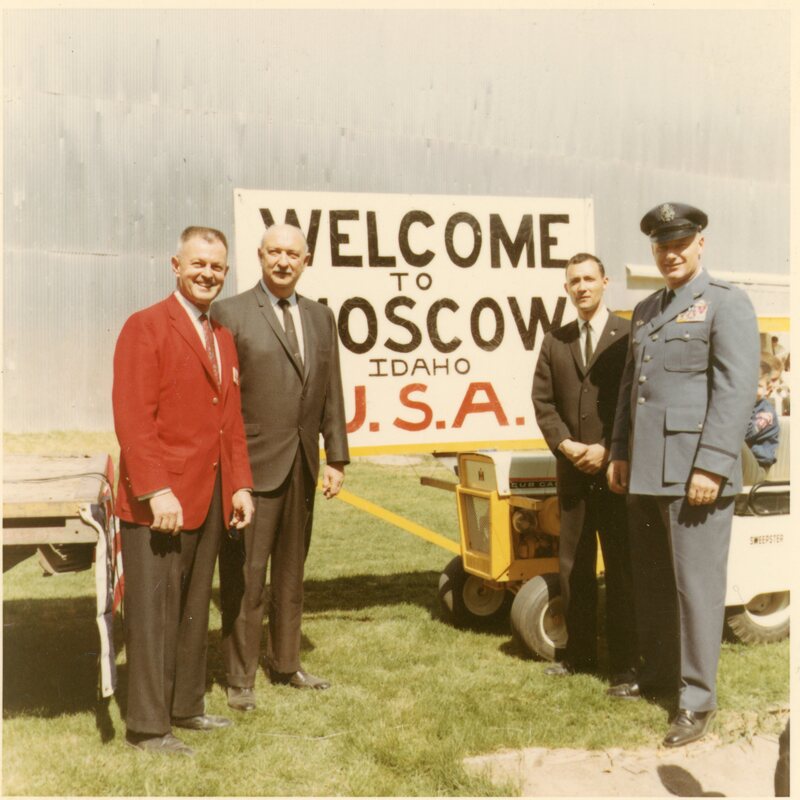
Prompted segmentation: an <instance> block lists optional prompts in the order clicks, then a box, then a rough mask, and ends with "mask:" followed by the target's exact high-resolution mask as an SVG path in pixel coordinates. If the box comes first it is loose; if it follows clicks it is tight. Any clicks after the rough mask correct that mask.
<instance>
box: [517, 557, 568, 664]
mask: <svg viewBox="0 0 800 800" xmlns="http://www.w3.org/2000/svg"><path fill="white" fill-rule="evenodd" d="M511 630H512V631H513V634H514V638H515V640H517V641H518V642H520V643H521V644H522V645H523V646H524V647H525V648H526V649H527V650H529V651H530V652H531V653H532V654H533V655H535V656H538V657H539V658H542V659H544V660H545V661H555V659H556V652H557V651H558V650H562V649H563V648H564V647H565V646H566V644H567V626H566V622H565V621H564V610H563V606H562V604H561V584H560V583H559V579H558V575H557V574H555V573H552V572H551V573H548V574H546V575H537V576H536V577H535V578H531V579H530V580H529V581H526V582H525V583H523V584H522V586H521V587H520V589H519V591H518V592H517V595H516V597H515V598H514V602H513V603H512V604H511Z"/></svg>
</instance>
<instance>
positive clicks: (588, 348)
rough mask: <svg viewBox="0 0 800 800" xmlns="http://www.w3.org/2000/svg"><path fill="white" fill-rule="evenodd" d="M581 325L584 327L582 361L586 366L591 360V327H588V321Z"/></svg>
mask: <svg viewBox="0 0 800 800" xmlns="http://www.w3.org/2000/svg"><path fill="white" fill-rule="evenodd" d="M583 327H584V328H585V329H586V345H585V349H584V351H583V363H584V365H585V366H587V367H588V366H589V362H590V361H591V360H592V353H593V352H594V350H593V349H592V329H591V328H590V327H589V323H588V322H584V323H583Z"/></svg>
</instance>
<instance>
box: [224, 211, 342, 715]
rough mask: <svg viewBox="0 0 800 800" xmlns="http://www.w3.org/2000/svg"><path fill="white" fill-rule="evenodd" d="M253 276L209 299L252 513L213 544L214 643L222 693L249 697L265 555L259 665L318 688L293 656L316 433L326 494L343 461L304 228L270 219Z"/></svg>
mask: <svg viewBox="0 0 800 800" xmlns="http://www.w3.org/2000/svg"><path fill="white" fill-rule="evenodd" d="M258 255H259V259H260V260H261V267H262V279H261V280H260V281H259V282H258V283H257V284H256V285H255V286H254V287H253V288H252V289H250V290H249V291H246V292H243V293H242V294H240V295H237V296H236V297H231V298H228V299H226V300H223V301H221V302H220V303H218V304H217V305H216V306H215V308H214V314H215V316H216V318H217V319H218V320H219V321H220V322H222V324H224V325H225V326H227V327H229V328H230V330H231V331H232V333H233V336H234V339H235V341H236V348H237V350H238V353H239V363H240V364H241V370H242V413H243V415H244V421H245V431H246V432H247V446H248V450H249V453H250V463H251V465H252V468H253V476H254V480H255V492H254V501H255V506H256V510H255V515H254V518H253V524H252V525H250V526H248V527H247V528H246V529H245V531H244V535H243V536H242V537H241V539H240V540H238V541H233V540H228V541H225V542H224V543H223V547H222V549H221V551H220V595H221V604H222V646H223V652H224V657H225V668H226V673H227V682H228V705H230V706H231V708H234V709H237V710H240V711H250V710H252V709H254V708H255V707H256V698H255V693H254V688H253V687H254V684H255V677H256V670H257V667H258V659H259V652H260V643H261V626H262V622H263V618H264V612H265V605H266V599H267V598H266V596H267V592H266V591H265V582H266V573H267V562H268V560H271V562H272V566H271V576H270V589H269V639H268V645H267V666H268V668H269V675H270V679H271V681H272V682H273V683H282V684H288V685H290V686H294V687H295V688H301V689H306V688H308V689H327V688H328V686H329V683H328V682H327V681H325V680H323V679H322V678H317V677H315V676H313V675H309V674H308V673H307V672H305V670H303V668H302V667H301V665H300V622H301V616H302V610H303V569H304V563H305V558H306V555H307V553H308V547H309V544H310V541H311V523H312V512H313V509H314V490H315V486H316V480H317V474H318V472H319V435H320V433H321V434H322V437H323V441H324V445H325V454H326V461H327V463H326V465H325V468H324V470H323V476H322V490H323V494H324V495H325V497H327V498H330V497H334V496H335V495H336V494H337V493H338V491H339V489H340V488H341V485H342V481H343V480H344V467H345V464H347V463H348V461H349V453H348V448H347V434H346V429H345V417H344V399H343V394H342V379H341V374H340V369H339V349H338V339H337V333H336V321H335V318H334V316H333V312H332V311H331V310H330V309H329V308H328V307H327V306H325V305H322V304H321V303H317V302H314V301H312V300H308V299H307V298H305V297H301V296H299V295H298V294H297V293H296V292H295V286H296V285H297V282H298V280H299V279H300V276H301V275H302V273H303V270H304V269H305V267H306V265H307V264H308V261H309V253H308V247H307V245H306V240H305V237H304V236H303V232H302V231H301V230H300V229H299V228H297V227H294V226H292V225H273V226H271V227H270V228H268V229H267V231H266V232H265V233H264V237H263V239H262V241H261V247H260V248H259V249H258Z"/></svg>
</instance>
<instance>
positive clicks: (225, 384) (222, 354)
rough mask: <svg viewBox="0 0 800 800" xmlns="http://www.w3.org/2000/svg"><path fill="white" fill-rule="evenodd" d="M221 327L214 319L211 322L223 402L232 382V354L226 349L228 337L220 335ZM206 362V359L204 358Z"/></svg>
mask: <svg viewBox="0 0 800 800" xmlns="http://www.w3.org/2000/svg"><path fill="white" fill-rule="evenodd" d="M222 327H223V326H222V325H221V324H220V323H219V322H217V321H216V320H215V319H212V320H211V328H212V330H213V331H214V336H215V337H216V339H217V344H218V345H219V360H220V364H219V380H220V384H221V385H220V394H221V395H222V400H223V401H224V400H225V398H226V397H227V395H228V389H229V388H230V386H231V383H232V381H233V361H234V358H233V353H231V352H230V348H229V347H228V342H229V341H230V339H229V338H228V336H225V335H223V334H222V333H221V328H222ZM206 361H208V358H206Z"/></svg>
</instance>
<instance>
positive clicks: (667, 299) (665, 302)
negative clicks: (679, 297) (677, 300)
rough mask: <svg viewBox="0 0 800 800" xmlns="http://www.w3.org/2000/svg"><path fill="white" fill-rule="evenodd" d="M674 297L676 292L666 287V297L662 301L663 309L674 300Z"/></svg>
mask: <svg viewBox="0 0 800 800" xmlns="http://www.w3.org/2000/svg"><path fill="white" fill-rule="evenodd" d="M673 297H675V292H673V291H672V289H666V290H665V291H664V299H663V300H662V302H661V310H662V311H663V310H664V309H665V308H666V307H667V306H668V305H669V304H670V303H671V302H672V298H673Z"/></svg>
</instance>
